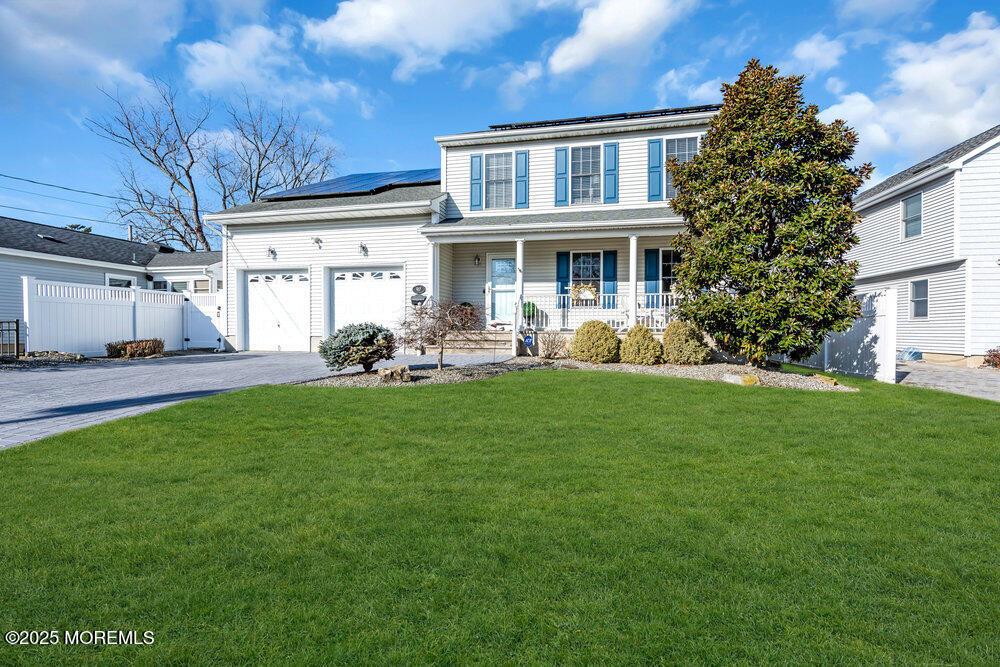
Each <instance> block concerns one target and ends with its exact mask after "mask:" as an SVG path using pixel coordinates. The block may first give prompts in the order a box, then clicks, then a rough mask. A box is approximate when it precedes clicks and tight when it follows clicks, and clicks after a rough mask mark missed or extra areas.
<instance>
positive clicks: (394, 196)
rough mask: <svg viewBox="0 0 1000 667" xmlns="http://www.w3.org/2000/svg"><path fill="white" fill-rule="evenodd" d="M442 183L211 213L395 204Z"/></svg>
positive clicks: (424, 196)
mask: <svg viewBox="0 0 1000 667" xmlns="http://www.w3.org/2000/svg"><path fill="white" fill-rule="evenodd" d="M441 194H442V193H441V186H440V185H437V184H435V185H393V186H392V188H390V189H388V190H383V191H381V192H376V193H374V194H360V195H358V194H355V195H346V196H330V195H327V196H313V197H307V198H304V199H275V200H261V201H255V202H251V203H249V204H243V205H242V206H234V207H233V208H227V209H226V210H224V211H219V212H218V213H213V214H212V217H213V218H214V217H216V216H227V215H231V214H234V213H258V212H263V211H287V210H300V209H310V208H327V207H340V206H344V207H346V206H368V205H377V204H395V203H399V202H416V201H423V202H428V201H430V200H431V199H433V198H434V197H437V196H439V195H441Z"/></svg>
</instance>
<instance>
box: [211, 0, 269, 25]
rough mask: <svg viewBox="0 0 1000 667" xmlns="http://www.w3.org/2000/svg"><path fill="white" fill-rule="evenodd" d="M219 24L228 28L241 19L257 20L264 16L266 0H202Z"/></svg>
mask: <svg viewBox="0 0 1000 667" xmlns="http://www.w3.org/2000/svg"><path fill="white" fill-rule="evenodd" d="M203 1H205V2H207V5H208V7H210V8H211V10H212V12H213V14H214V15H215V20H216V21H217V22H218V23H219V25H221V26H223V27H225V28H229V27H231V26H233V25H236V24H237V23H240V22H243V21H258V20H259V19H261V18H262V17H263V16H264V10H265V9H266V8H267V3H268V0H203Z"/></svg>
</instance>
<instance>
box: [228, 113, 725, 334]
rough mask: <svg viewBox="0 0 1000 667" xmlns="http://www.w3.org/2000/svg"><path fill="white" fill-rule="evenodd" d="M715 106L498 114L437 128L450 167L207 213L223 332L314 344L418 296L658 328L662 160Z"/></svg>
mask: <svg viewBox="0 0 1000 667" xmlns="http://www.w3.org/2000/svg"><path fill="white" fill-rule="evenodd" d="M718 108H719V107H718V106H699V107H688V108H679V109H660V110H655V111H648V112H641V113H626V114H616V115H609V116H594V117H584V118H569V119H559V120H549V121H541V122H530V123H512V124H505V125H494V126H491V127H490V128H489V129H487V130H484V131H480V132H470V133H466V134H455V135H448V136H442V137H438V138H437V143H438V144H439V146H440V153H441V166H440V168H439V169H425V170H418V171H407V172H391V173H378V174H358V175H354V176H348V177H342V178H337V179H333V180H331V181H327V182H323V183H318V184H315V185H310V186H307V187H303V188H298V189H296V190H292V191H288V192H284V193H280V194H277V195H274V196H271V197H268V198H267V199H266V200H264V201H259V202H255V203H251V204H247V205H245V206H240V207H237V208H233V209H228V210H227V211H225V212H224V213H220V214H216V215H212V216H209V218H210V219H211V220H213V221H214V222H216V223H220V224H221V225H222V226H223V230H224V234H223V236H224V241H223V264H224V267H225V272H226V280H227V284H228V285H230V286H231V287H232V289H230V290H229V291H228V298H227V304H228V308H227V311H228V312H227V317H228V320H227V321H228V324H227V332H226V333H227V336H228V338H229V340H230V342H231V344H232V345H233V346H234V347H235V348H236V349H240V350H309V349H316V347H317V346H318V344H319V342H320V341H321V340H322V339H323V338H324V337H325V336H326V335H328V334H329V333H330V332H332V331H334V330H336V329H337V328H339V327H341V326H344V325H345V324H349V323H354V322H361V321H370V322H375V323H379V324H384V325H387V326H395V325H396V324H397V323H398V321H399V320H400V318H401V317H402V316H403V314H404V308H405V306H406V304H408V303H409V302H410V300H411V298H413V297H417V298H419V297H421V296H422V297H425V298H427V297H432V298H435V299H438V300H443V301H456V302H467V303H471V304H474V305H476V306H479V307H481V308H482V309H483V311H484V313H485V319H486V320H487V321H486V322H484V324H485V325H487V326H491V327H495V328H500V329H504V330H508V331H509V330H514V329H516V328H518V327H519V325H522V324H523V325H526V326H529V327H531V328H534V329H558V330H564V331H573V330H575V329H576V328H577V327H578V326H579V325H580V324H582V323H583V322H585V321H587V320H592V319H598V320H602V321H605V322H609V323H611V324H613V325H614V326H616V328H618V327H624V326H626V325H628V324H630V323H634V322H640V323H644V324H646V325H647V326H649V327H650V328H651V329H654V330H661V329H663V328H664V327H665V326H666V324H667V322H668V320H669V316H670V315H669V313H670V308H671V306H672V302H673V297H672V295H671V285H672V282H673V274H674V266H675V264H676V263H677V261H678V260H679V257H678V256H677V254H676V253H675V252H674V250H673V248H672V247H671V238H672V237H673V236H674V235H675V234H676V233H677V232H679V231H680V230H681V229H682V227H683V221H682V220H681V218H680V217H679V216H677V215H676V214H675V213H674V212H673V211H672V210H671V209H670V206H669V201H670V198H671V196H672V194H673V188H672V185H671V182H670V176H669V174H668V173H667V171H666V169H665V163H666V161H667V160H668V159H670V158H676V159H677V160H682V161H683V160H687V159H690V158H691V157H693V156H694V155H695V154H696V153H697V151H698V141H699V137H700V136H701V135H702V134H703V133H704V132H705V130H706V129H707V124H708V122H709V120H710V119H711V117H712V115H713V114H714V113H715V112H716V111H717V110H718Z"/></svg>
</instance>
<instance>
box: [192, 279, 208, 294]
mask: <svg viewBox="0 0 1000 667" xmlns="http://www.w3.org/2000/svg"><path fill="white" fill-rule="evenodd" d="M211 286H212V283H211V281H208V280H196V281H194V293H195V294H207V293H209V292H211V291H212V287H211Z"/></svg>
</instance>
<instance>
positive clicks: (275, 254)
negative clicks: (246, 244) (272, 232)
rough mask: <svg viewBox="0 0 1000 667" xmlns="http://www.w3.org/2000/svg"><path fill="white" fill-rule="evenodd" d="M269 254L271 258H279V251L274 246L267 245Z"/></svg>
mask: <svg viewBox="0 0 1000 667" xmlns="http://www.w3.org/2000/svg"><path fill="white" fill-rule="evenodd" d="M267 256H268V257H270V258H271V259H278V251H277V250H275V249H274V247H273V246H267Z"/></svg>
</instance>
